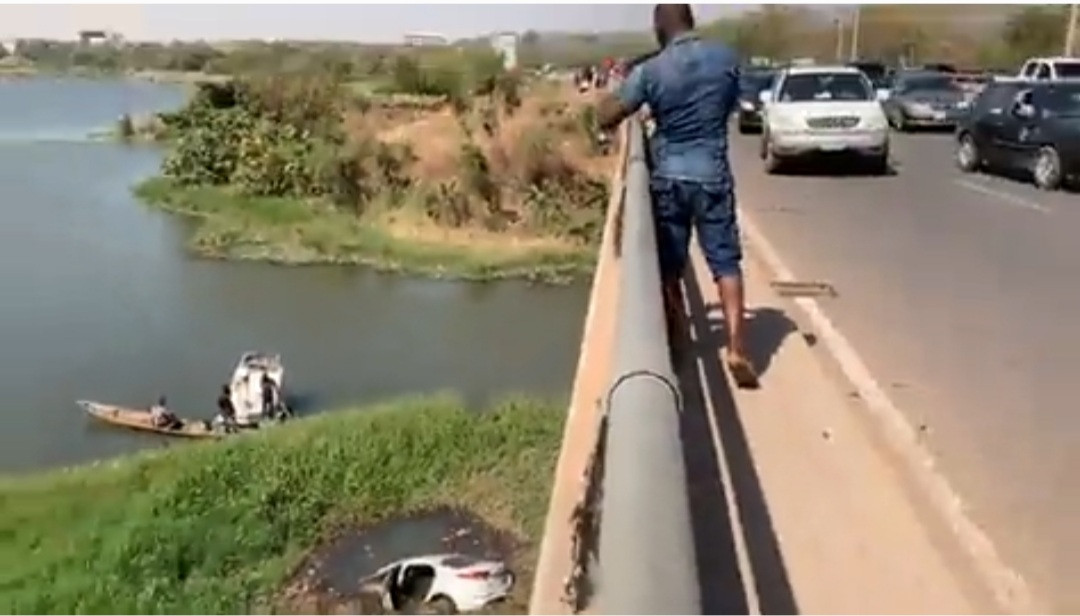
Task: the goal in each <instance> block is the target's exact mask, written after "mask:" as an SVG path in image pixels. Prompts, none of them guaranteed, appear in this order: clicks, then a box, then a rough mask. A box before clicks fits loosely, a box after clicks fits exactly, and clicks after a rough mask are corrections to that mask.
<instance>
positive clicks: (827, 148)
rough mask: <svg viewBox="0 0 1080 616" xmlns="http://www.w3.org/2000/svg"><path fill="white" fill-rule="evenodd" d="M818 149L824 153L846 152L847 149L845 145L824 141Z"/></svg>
mask: <svg viewBox="0 0 1080 616" xmlns="http://www.w3.org/2000/svg"><path fill="white" fill-rule="evenodd" d="M819 147H820V148H821V149H822V151H824V152H839V151H841V150H846V149H847V146H846V145H844V144H843V143H840V142H838V141H833V142H830V141H826V142H824V143H822V144H821V146H819Z"/></svg>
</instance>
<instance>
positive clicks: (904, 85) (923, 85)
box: [900, 75, 959, 92]
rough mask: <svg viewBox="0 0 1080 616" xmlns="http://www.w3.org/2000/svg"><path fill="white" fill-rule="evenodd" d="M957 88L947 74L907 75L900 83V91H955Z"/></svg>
mask: <svg viewBox="0 0 1080 616" xmlns="http://www.w3.org/2000/svg"><path fill="white" fill-rule="evenodd" d="M958 89H959V87H958V86H957V85H956V82H954V81H953V78H952V77H951V76H949V75H928V76H926V77H907V78H905V79H904V80H903V81H902V82H901V84H900V91H901V92H956V91H957V90H958Z"/></svg>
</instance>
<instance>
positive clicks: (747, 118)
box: [736, 69, 776, 135]
mask: <svg viewBox="0 0 1080 616" xmlns="http://www.w3.org/2000/svg"><path fill="white" fill-rule="evenodd" d="M775 75H776V72H775V71H771V70H761V69H751V70H748V71H746V72H744V73H742V76H741V78H740V81H739V109H738V111H736V114H737V115H738V119H739V132H740V133H742V134H744V135H746V134H749V133H756V132H760V131H761V98H760V97H761V91H762V90H768V89H769V88H771V87H772V84H773V77H774V76H775Z"/></svg>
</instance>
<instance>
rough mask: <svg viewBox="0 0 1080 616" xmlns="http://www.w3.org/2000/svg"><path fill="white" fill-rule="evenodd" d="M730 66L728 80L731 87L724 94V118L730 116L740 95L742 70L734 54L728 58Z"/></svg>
mask: <svg viewBox="0 0 1080 616" xmlns="http://www.w3.org/2000/svg"><path fill="white" fill-rule="evenodd" d="M729 61H730V65H729V67H728V75H727V77H728V79H729V81H730V83H731V87H729V88H728V89H727V91H726V92H724V100H723V103H722V104H723V106H724V107H723V112H724V114H725V115H724V117H728V116H730V115H731V114H732V113H733V112H734V111H735V107H736V106H737V105H738V104H739V95H740V94H742V86H743V83H742V70H741V69H740V68H739V59H738V57H737V56H735V54H731V55H730V57H729Z"/></svg>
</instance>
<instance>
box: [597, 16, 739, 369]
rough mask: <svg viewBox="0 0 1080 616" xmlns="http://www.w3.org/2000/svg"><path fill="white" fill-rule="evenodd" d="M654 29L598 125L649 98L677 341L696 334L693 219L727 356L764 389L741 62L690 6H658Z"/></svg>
mask: <svg viewBox="0 0 1080 616" xmlns="http://www.w3.org/2000/svg"><path fill="white" fill-rule="evenodd" d="M653 28H654V30H655V33H656V40H657V42H658V43H659V44H660V50H659V51H658V52H657V53H656V54H655V55H654V56H652V57H649V58H648V59H645V60H644V61H642V62H641V63H639V64H637V65H636V66H634V67H633V68H632V69H631V70H630V73H629V74H628V75H627V77H626V79H625V80H624V81H623V82H622V84H621V85H620V86H619V88H618V90H617V92H615V94H614V95H610V96H608V97H606V98H605V99H604V100H603V101H602V102H601V103H600V108H599V111H598V119H599V122H600V125H601V127H604V128H613V127H615V126H617V125H618V124H619V123H620V122H622V121H623V120H624V119H626V118H627V117H629V116H631V115H633V114H634V113H635V112H637V111H638V110H639V109H641V108H642V107H643V106H646V105H647V106H648V108H649V113H650V114H651V116H652V119H653V121H654V122H655V125H656V128H655V132H654V135H653V138H652V143H651V145H652V147H651V149H650V150H651V151H650V153H651V158H652V177H651V179H650V183H649V185H650V191H651V192H652V202H653V214H654V216H655V220H656V233H657V249H658V251H659V258H660V273H661V276H662V279H663V280H662V283H663V290H664V308H665V313H666V315H667V320H668V327H669V331H670V332H671V335H672V338H673V339H677V340H686V339H688V337H689V332H688V329H689V328H688V325H687V321H686V314H685V309H684V306H685V304H684V300H683V293H682V276H683V272H684V271H685V269H686V265H687V261H688V257H689V248H690V232H691V228H692V227H696V229H697V235H698V242H699V244H700V245H701V250H702V252H703V253H704V254H705V260H706V261H707V262H708V265H709V270H710V272H711V273H712V277H713V280H714V281H715V282H716V284H717V287H718V288H719V292H720V298H721V303H722V308H723V312H724V321H725V324H726V328H727V335H728V341H727V342H728V343H727V346H726V348H725V349H724V360H725V363H726V364H727V366H728V369H729V370H730V372H731V375H732V378H734V380H735V382H736V384H737V385H738V386H739V387H741V388H753V387H757V385H758V378H757V372H756V370H755V369H754V366H753V364H752V363H751V361H750V358H749V356H748V354H747V349H746V340H745V332H744V317H743V311H744V299H743V280H742V246H741V244H740V239H739V228H738V223H737V220H736V212H735V180H734V177H732V173H731V166H730V162H729V160H728V147H727V127H728V118H729V117H730V116H731V112H732V111H733V109H734V106H735V105H736V103H737V101H738V96H739V60H738V57H737V56H736V54H735V53H734V52H733V51H731V50H730V49H728V48H727V47H725V46H723V45H721V44H718V43H711V42H706V41H702V40H701V39H700V38H699V37H698V36H697V34H696V33H695V32H694V15H693V12H692V11H691V9H690V5H689V4H658V5H656V7H655V8H654V10H653Z"/></svg>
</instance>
